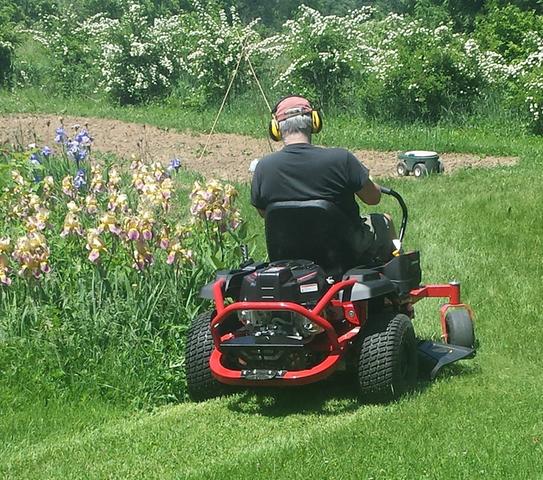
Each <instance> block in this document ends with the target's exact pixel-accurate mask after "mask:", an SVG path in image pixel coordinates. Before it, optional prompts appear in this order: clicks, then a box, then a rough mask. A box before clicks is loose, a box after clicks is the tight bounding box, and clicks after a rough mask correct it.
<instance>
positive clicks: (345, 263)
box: [265, 200, 363, 278]
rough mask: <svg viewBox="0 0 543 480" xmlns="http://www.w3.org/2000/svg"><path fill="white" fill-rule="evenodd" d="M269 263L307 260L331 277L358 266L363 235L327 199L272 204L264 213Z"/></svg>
mask: <svg viewBox="0 0 543 480" xmlns="http://www.w3.org/2000/svg"><path fill="white" fill-rule="evenodd" d="M265 230H266V246H267V249H268V256H269V259H270V261H272V262H273V261H277V260H287V259H292V260H294V259H304V260H311V261H313V262H315V263H316V264H317V265H320V266H321V267H322V269H323V270H324V271H325V272H326V273H327V275H331V276H333V277H336V278H337V277H341V275H342V274H343V273H344V272H346V271H347V270H348V269H349V268H352V267H354V266H357V265H360V264H361V262H362V260H363V257H362V254H363V252H362V251H361V249H360V245H363V233H362V230H361V229H358V228H356V225H355V224H354V223H353V222H352V220H350V219H349V218H348V217H347V216H346V215H345V214H344V213H343V212H342V211H341V210H340V209H339V208H338V207H337V206H336V205H335V204H333V203H332V202H329V201H327V200H305V201H288V202H274V203H271V204H269V205H268V207H267V208H266V213H265Z"/></svg>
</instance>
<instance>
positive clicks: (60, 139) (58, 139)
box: [55, 127, 67, 143]
mask: <svg viewBox="0 0 543 480" xmlns="http://www.w3.org/2000/svg"><path fill="white" fill-rule="evenodd" d="M66 140H67V137H66V132H65V131H64V128H63V127H59V128H57V130H56V136H55V143H64V142H65V141H66Z"/></svg>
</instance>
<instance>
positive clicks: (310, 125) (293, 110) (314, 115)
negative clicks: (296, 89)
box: [269, 95, 322, 141]
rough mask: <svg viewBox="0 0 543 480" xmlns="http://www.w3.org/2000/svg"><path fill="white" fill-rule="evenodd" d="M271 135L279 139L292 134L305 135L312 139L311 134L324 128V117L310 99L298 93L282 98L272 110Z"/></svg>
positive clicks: (309, 139) (274, 138) (308, 139)
mask: <svg viewBox="0 0 543 480" xmlns="http://www.w3.org/2000/svg"><path fill="white" fill-rule="evenodd" d="M272 117H273V118H272V120H271V122H270V128H269V131H270V136H271V138H272V139H273V140H276V141H279V140H281V139H285V137H287V136H290V135H297V136H299V135H303V136H304V137H306V138H307V141H311V134H312V133H318V132H319V131H320V130H321V128H322V119H321V116H320V114H319V112H318V111H317V110H314V109H313V107H312V106H311V104H310V103H309V100H307V99H306V98H304V97H300V96H297V95H291V96H289V97H285V98H283V99H281V100H280V101H279V102H278V103H277V104H276V105H275V107H274V108H273V110H272Z"/></svg>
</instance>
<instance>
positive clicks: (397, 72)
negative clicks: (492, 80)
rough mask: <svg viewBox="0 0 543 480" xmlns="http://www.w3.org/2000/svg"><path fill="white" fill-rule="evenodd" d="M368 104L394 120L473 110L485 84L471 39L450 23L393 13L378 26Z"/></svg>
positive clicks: (431, 117)
mask: <svg viewBox="0 0 543 480" xmlns="http://www.w3.org/2000/svg"><path fill="white" fill-rule="evenodd" d="M373 31H374V32H378V36H377V43H376V44H372V42H371V40H370V45H371V46H372V47H374V54H373V56H372V59H371V67H370V71H371V75H370V76H369V77H368V80H367V82H366V83H365V85H364V86H365V88H366V91H365V96H366V97H367V98H366V106H367V108H368V109H373V111H374V112H381V113H385V114H386V115H387V116H390V117H392V118H395V119H404V120H414V119H427V120H432V121H433V120H437V119H439V118H440V117H441V116H443V115H444V114H445V113H446V112H448V111H451V110H454V109H456V110H464V109H467V108H469V107H470V105H471V104H472V103H473V102H474V100H475V99H477V97H478V96H479V95H480V93H481V89H482V87H484V86H485V85H486V81H485V77H484V75H483V72H482V70H481V69H480V67H479V63H478V61H477V58H476V57H475V56H474V55H468V53H467V51H466V49H465V43H466V39H465V38H464V37H463V36H462V35H461V34H458V33H454V32H453V30H452V28H451V26H450V25H445V24H442V25H439V26H438V27H437V28H429V27H427V26H425V25H424V24H423V22H422V20H418V19H409V18H407V17H403V16H400V15H389V16H388V17H387V18H385V19H384V20H383V21H380V22H377V23H376V24H375V26H374V29H373Z"/></svg>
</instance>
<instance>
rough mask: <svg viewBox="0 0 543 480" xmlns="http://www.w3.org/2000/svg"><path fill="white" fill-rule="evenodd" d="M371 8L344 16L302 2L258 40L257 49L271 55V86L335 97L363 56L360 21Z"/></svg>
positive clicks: (283, 91) (316, 96) (323, 98)
mask: <svg viewBox="0 0 543 480" xmlns="http://www.w3.org/2000/svg"><path fill="white" fill-rule="evenodd" d="M372 14H373V10H372V9H371V8H369V7H365V8H362V9H359V10H353V11H352V12H350V13H349V14H348V15H346V16H344V17H339V16H336V15H328V16H324V15H322V14H321V13H319V12H318V11H317V10H314V9H312V8H310V7H307V6H305V5H302V6H301V7H300V8H299V9H298V12H297V16H296V18H294V19H293V20H288V21H287V22H286V23H285V24H284V25H283V29H282V32H281V33H279V34H278V35H275V36H272V37H269V38H267V39H266V40H264V41H263V42H261V43H260V45H258V50H259V51H260V52H261V53H262V54H265V55H266V57H267V58H269V59H272V60H276V61H277V65H278V68H279V70H280V73H279V74H277V75H276V81H275V83H274V85H273V87H274V88H275V89H276V91H278V92H279V93H280V94H289V93H300V94H303V95H306V96H308V97H310V98H313V99H319V100H320V102H321V103H323V104H327V103H330V102H331V101H333V100H335V101H337V100H340V99H341V97H342V96H343V87H344V85H345V84H346V82H347V80H349V79H351V78H353V76H354V75H355V73H356V71H357V70H358V69H359V68H360V65H361V64H365V63H366V62H367V58H368V55H367V53H368V52H367V51H366V50H365V49H364V45H363V41H362V36H361V35H362V32H361V26H362V25H363V24H364V23H365V22H366V21H367V20H368V19H369V18H371V16H372Z"/></svg>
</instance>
